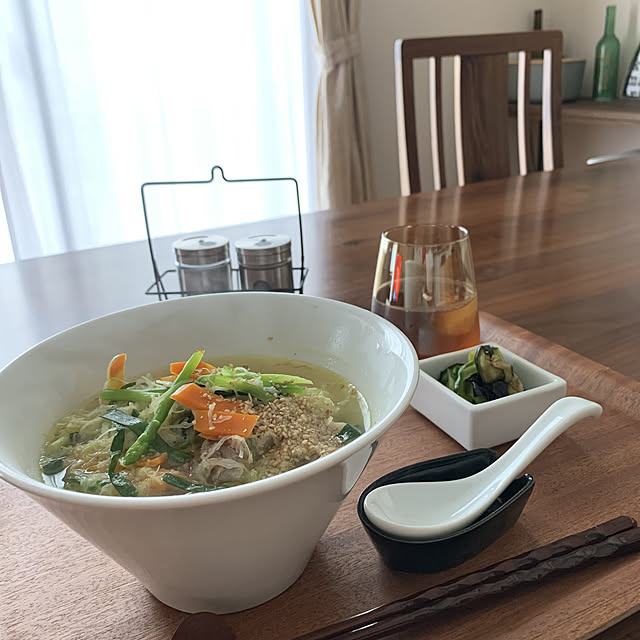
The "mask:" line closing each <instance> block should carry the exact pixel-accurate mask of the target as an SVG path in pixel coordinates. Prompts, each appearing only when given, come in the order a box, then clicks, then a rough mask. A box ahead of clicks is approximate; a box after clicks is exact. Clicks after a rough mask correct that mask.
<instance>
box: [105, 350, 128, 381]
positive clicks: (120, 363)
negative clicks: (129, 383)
mask: <svg viewBox="0 0 640 640" xmlns="http://www.w3.org/2000/svg"><path fill="white" fill-rule="evenodd" d="M126 361H127V354H126V353H119V354H118V355H117V356H113V358H111V362H110V363H109V366H108V367H107V384H106V387H105V389H120V387H122V386H123V385H124V364H125V362H126Z"/></svg>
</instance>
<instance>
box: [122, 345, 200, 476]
mask: <svg viewBox="0 0 640 640" xmlns="http://www.w3.org/2000/svg"><path fill="white" fill-rule="evenodd" d="M203 355H204V351H196V352H195V353H194V354H193V355H192V356H191V357H190V358H189V360H187V364H185V365H184V368H183V369H182V371H181V372H180V373H179V374H178V376H177V377H176V379H175V381H174V382H173V384H172V385H171V386H170V387H169V388H168V389H167V391H166V392H165V393H164V394H163V395H162V399H161V400H160V403H159V404H158V408H157V409H156V412H155V414H154V416H153V419H152V420H151V422H149V424H148V425H147V426H146V428H145V430H144V431H143V432H142V434H141V435H139V436H138V439H137V440H136V441H135V442H134V443H133V444H132V445H131V446H130V447H129V449H127V453H125V454H124V457H123V458H122V464H125V465H130V464H133V463H134V462H137V461H138V460H140V458H141V457H142V456H143V455H144V454H145V453H146V452H147V449H148V448H149V445H150V444H151V441H152V440H153V439H154V438H155V437H156V434H157V433H158V429H159V428H160V425H162V423H163V422H164V421H165V420H166V419H167V416H168V415H169V411H170V410H171V407H172V406H173V403H174V400H173V398H172V397H171V395H172V394H173V393H175V392H176V391H177V390H178V389H179V388H180V387H181V386H182V385H183V384H184V383H185V382H187V381H188V380H189V379H190V378H191V374H192V373H193V372H194V371H195V370H196V367H197V366H198V365H199V364H200V360H202V356H203Z"/></svg>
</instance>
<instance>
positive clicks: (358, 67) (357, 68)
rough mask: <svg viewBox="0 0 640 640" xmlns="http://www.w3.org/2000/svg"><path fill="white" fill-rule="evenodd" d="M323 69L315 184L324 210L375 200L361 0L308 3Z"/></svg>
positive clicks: (320, 87)
mask: <svg viewBox="0 0 640 640" xmlns="http://www.w3.org/2000/svg"><path fill="white" fill-rule="evenodd" d="M309 2H310V6H311V10H312V12H313V19H314V25H315V29H316V36H317V39H318V45H317V52H318V58H319V60H320V64H321V74H320V80H319V84H318V98H317V115H316V163H317V169H316V180H317V193H318V201H319V205H320V207H321V208H323V209H326V208H330V207H338V206H347V205H350V204H355V203H358V202H362V201H363V200H369V199H371V198H373V197H374V188H373V174H372V169H371V149H370V142H369V135H370V133H369V121H368V110H367V104H366V93H365V88H364V80H363V71H362V56H361V55H360V31H359V29H360V10H361V0H309Z"/></svg>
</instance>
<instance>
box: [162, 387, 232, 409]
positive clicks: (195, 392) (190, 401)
mask: <svg viewBox="0 0 640 640" xmlns="http://www.w3.org/2000/svg"><path fill="white" fill-rule="evenodd" d="M171 397H172V398H173V399H174V400H175V401H176V402H179V403H180V404H181V405H182V406H183V407H187V409H206V410H208V409H209V407H210V406H211V405H212V404H214V403H215V407H214V408H215V410H216V411H218V412H221V411H237V410H238V403H237V402H235V400H225V399H224V398H223V397H222V396H219V395H217V394H215V393H211V391H207V390H206V389H203V388H202V387H199V386H198V385H197V384H195V383H194V382H191V383H189V384H183V385H182V386H181V387H180V388H179V389H178V390H177V391H176V392H175V393H174V394H172V396H171Z"/></svg>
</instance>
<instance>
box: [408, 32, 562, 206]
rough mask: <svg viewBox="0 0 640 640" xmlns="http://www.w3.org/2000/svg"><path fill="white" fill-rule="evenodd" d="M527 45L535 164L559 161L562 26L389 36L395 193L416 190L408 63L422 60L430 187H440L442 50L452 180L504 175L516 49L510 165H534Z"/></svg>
mask: <svg viewBox="0 0 640 640" xmlns="http://www.w3.org/2000/svg"><path fill="white" fill-rule="evenodd" d="M532 51H543V52H544V56H543V87H542V156H543V169H544V170H551V169H554V168H559V167H561V166H562V121H561V117H562V113H561V109H562V95H561V94H562V85H561V83H562V78H561V74H562V66H561V62H562V32H561V31H526V32H521V33H505V34H494V35H481V36H454V37H443V38H414V39H409V40H397V41H396V43H395V66H396V113H397V125H398V150H399V162H400V165H399V166H400V182H401V190H402V193H403V195H407V194H409V193H415V192H417V191H420V171H419V164H418V142H417V125H416V105H415V80H414V69H413V62H414V60H418V59H425V58H426V59H427V60H428V62H429V91H428V96H429V123H430V127H429V128H430V132H431V158H432V165H433V181H434V188H435V189H441V188H443V187H445V186H446V178H445V169H444V167H445V163H444V154H443V148H444V142H443V132H442V88H441V85H442V73H441V69H442V65H441V60H442V58H443V57H449V56H452V57H453V59H454V100H453V108H454V114H453V115H454V143H455V144H454V147H455V155H456V167H457V170H458V184H461V185H463V184H466V183H469V182H475V181H478V180H486V179H490V178H501V177H505V176H507V175H509V174H510V161H509V146H510V145H509V137H508V132H509V104H508V68H509V59H508V55H509V54H510V53H514V52H517V53H518V100H517V107H516V109H517V110H516V113H517V134H518V172H519V173H520V174H521V175H526V173H527V172H528V171H529V170H532V169H535V168H537V163H536V161H535V157H536V155H537V150H536V149H535V148H534V147H535V141H537V135H538V129H537V126H536V127H533V129H534V130H530V129H531V120H530V118H529V87H530V62H531V52H532Z"/></svg>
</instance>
